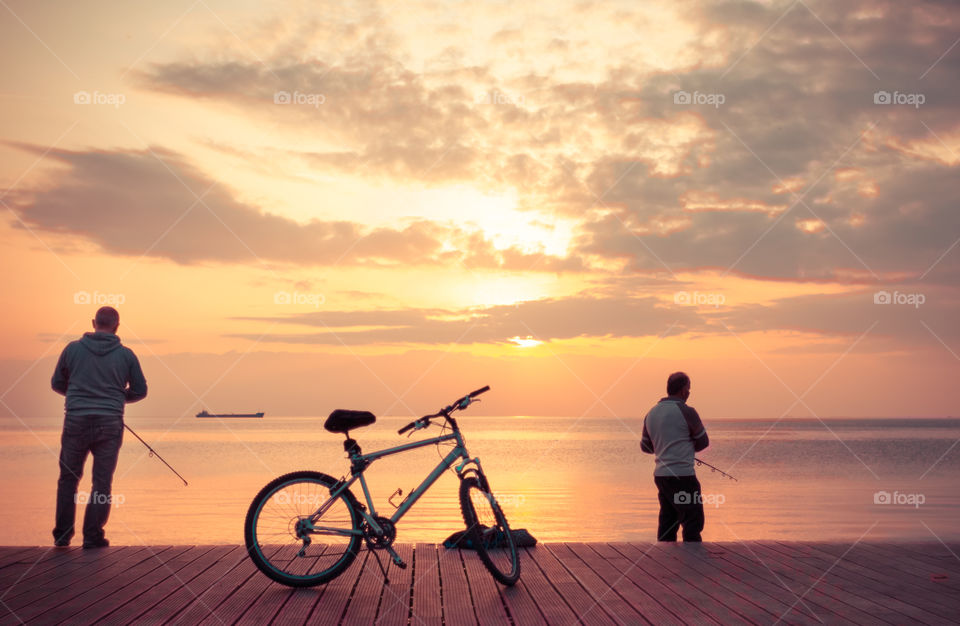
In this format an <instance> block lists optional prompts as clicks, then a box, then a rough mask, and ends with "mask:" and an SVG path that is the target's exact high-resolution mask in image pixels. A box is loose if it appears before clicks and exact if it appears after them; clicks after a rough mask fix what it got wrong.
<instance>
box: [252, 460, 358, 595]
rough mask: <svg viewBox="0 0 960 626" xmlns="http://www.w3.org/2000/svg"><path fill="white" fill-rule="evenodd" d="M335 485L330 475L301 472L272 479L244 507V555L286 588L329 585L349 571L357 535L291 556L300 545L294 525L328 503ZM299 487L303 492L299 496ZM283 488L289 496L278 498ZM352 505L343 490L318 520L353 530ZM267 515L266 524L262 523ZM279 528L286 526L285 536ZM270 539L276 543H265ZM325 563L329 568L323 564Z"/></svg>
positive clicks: (353, 500)
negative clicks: (276, 542)
mask: <svg viewBox="0 0 960 626" xmlns="http://www.w3.org/2000/svg"><path fill="white" fill-rule="evenodd" d="M336 483H337V480H336V479H334V478H333V477H331V476H328V475H326V474H322V473H320V472H314V471H309V470H304V471H299V472H291V473H289V474H284V475H283V476H280V477H278V478H275V479H274V480H272V481H270V482H269V483H267V485H266V486H265V487H264V488H263V489H261V490H260V492H259V493H258V494H257V495H256V497H255V498H254V499H253V502H251V503H250V508H249V509H248V510H247V517H246V520H245V521H244V541H245V542H246V546H247V554H248V555H249V556H250V559H251V560H252V561H253V563H254V565H256V566H257V569H259V570H260V571H261V572H263V573H264V574H266V575H267V576H268V577H270V578H271V579H272V580H275V581H277V582H278V583H281V584H284V585H287V586H289V587H312V586H314V585H319V584H321V583H325V582H328V581H330V580H333V579H334V578H336V577H337V576H339V575H340V574H341V573H343V571H344V570H346V569H347V568H348V567H350V565H351V564H352V563H353V561H354V559H356V558H357V552H358V551H359V549H360V543H361V541H362V537H361V535H360V534H352V535H350V536H349V538H346V537H344V538H343V539H344V541H341V542H336V541H334V542H332V543H329V544H327V543H322V544H313V543H311V544H310V546H308V547H307V548H305V551H306V552H305V554H304V555H303V556H302V557H300V555H299V554H297V552H298V551H299V550H300V549H301V548H302V547H303V542H302V540H301V539H298V538H297V536H296V534H295V531H294V529H293V528H292V526H293V525H294V524H295V523H296V520H298V519H300V518H302V517H303V516H304V515H308V514H309V513H310V512H312V511H315V510H316V509H317V508H319V506H320V504H322V503H323V502H325V501H326V500H327V499H329V498H330V488H331V487H332V486H333V485H335V484H336ZM300 486H303V487H304V489H303V491H305V492H306V493H301V490H300V489H299V487H300ZM288 488H292V493H291V494H287V495H286V497H284V490H285V489H288ZM291 500H292V501H291ZM301 504H302V505H305V506H304V508H303V509H298V508H297V507H298V505H301ZM355 504H356V498H355V497H354V495H353V494H352V493H351V492H350V491H349V490H346V491H344V492H343V493H341V494H340V495H339V496H338V497H337V499H336V500H335V501H334V503H333V504H332V506H331V507H330V509H328V511H327V512H326V513H325V514H324V517H322V518H321V519H324V520H326V519H330V520H331V522H329V523H332V524H336V525H338V526H340V527H343V528H344V529H346V528H347V526H348V525H349V527H350V528H351V529H352V530H353V531H359V530H360V515H359V514H358V513H357V511H356V508H355ZM311 507H312V508H311ZM268 511H269V513H268ZM327 513H330V514H331V515H327ZM268 515H269V517H270V518H271V519H266V517H267V516H268ZM283 523H286V532H284V530H283V529H282V527H283ZM273 539H277V540H278V541H279V544H275V543H268V541H271V540H273ZM328 562H331V564H329V565H327V563H328ZM318 568H319V569H318Z"/></svg>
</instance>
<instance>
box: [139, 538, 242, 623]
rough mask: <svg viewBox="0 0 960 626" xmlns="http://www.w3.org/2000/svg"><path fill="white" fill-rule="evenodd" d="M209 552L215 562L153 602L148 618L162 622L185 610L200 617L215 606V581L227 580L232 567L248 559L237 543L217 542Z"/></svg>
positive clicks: (220, 582) (155, 621)
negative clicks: (221, 543) (223, 544)
mask: <svg viewBox="0 0 960 626" xmlns="http://www.w3.org/2000/svg"><path fill="white" fill-rule="evenodd" d="M212 552H213V554H214V555H216V557H217V560H216V562H215V563H213V564H212V565H210V566H209V567H208V568H207V569H206V570H204V571H203V572H202V573H201V574H200V575H199V576H197V577H196V578H194V579H193V580H191V581H188V582H187V583H186V584H185V585H183V586H181V587H180V588H178V589H177V590H176V591H175V592H173V593H172V594H170V595H168V596H167V597H166V598H164V599H163V600H162V601H161V602H159V603H158V604H157V605H155V606H154V607H153V608H152V609H151V610H150V615H149V619H150V621H151V622H153V623H158V624H163V623H166V622H168V621H170V620H172V619H174V618H175V617H176V616H178V615H179V614H180V613H183V612H185V611H188V610H195V611H196V612H195V613H194V615H199V618H198V619H203V618H204V617H206V615H207V614H209V613H211V612H212V611H213V609H214V608H216V605H217V603H218V602H219V601H218V600H217V601H214V597H215V594H216V590H217V589H218V587H217V585H218V584H227V583H225V582H224V581H225V580H226V579H227V577H228V576H231V574H232V572H233V570H234V569H235V568H236V567H238V566H239V565H240V564H241V563H242V562H243V561H245V560H249V559H248V557H247V553H246V551H245V550H244V549H243V548H241V547H239V546H216V547H215V548H214V549H213V551H212ZM211 590H213V593H210V592H211ZM191 607H193V608H191Z"/></svg>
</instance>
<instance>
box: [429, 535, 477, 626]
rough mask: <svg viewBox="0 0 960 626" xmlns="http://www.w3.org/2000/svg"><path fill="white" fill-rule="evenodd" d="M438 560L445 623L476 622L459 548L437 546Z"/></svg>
mask: <svg viewBox="0 0 960 626" xmlns="http://www.w3.org/2000/svg"><path fill="white" fill-rule="evenodd" d="M437 558H438V559H439V561H440V589H441V591H442V594H443V595H442V597H441V608H442V609H443V620H444V623H446V624H476V623H477V617H476V615H475V614H474V612H473V601H472V600H471V598H470V585H468V584H467V573H466V570H465V569H464V566H463V560H462V559H461V557H460V550H459V549H453V550H451V549H447V548H444V547H443V546H442V545H440V546H438V547H437Z"/></svg>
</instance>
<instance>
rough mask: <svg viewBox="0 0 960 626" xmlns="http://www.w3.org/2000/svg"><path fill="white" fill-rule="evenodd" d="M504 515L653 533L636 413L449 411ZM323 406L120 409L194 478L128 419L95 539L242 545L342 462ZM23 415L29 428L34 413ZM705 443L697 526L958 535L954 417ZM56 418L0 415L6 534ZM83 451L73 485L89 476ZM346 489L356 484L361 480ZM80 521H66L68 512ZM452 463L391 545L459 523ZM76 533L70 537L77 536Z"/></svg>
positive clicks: (15, 530) (41, 524)
mask: <svg viewBox="0 0 960 626" xmlns="http://www.w3.org/2000/svg"><path fill="white" fill-rule="evenodd" d="M408 421H409V418H401V417H387V418H380V419H378V421H377V423H376V424H374V425H373V426H370V427H367V428H363V429H360V430H357V431H354V436H355V438H356V439H357V440H358V441H359V442H360V444H361V445H362V446H363V449H364V451H365V452H370V451H373V450H376V449H381V448H385V447H390V446H394V445H399V444H400V443H403V442H406V441H410V440H412V439H414V438H418V437H426V436H430V435H431V434H434V435H435V434H439V432H440V430H439V428H435V429H431V430H428V431H420V432H419V433H417V434H415V435H414V437H413V438H412V439H409V440H408V439H407V438H406V437H401V436H398V435H397V433H396V431H397V429H398V428H399V427H401V426H403V425H404V424H405V423H407V422H408ZM459 422H460V425H461V428H462V430H463V432H464V434H465V436H466V441H467V447H468V449H469V451H470V453H471V455H473V456H479V457H480V458H481V460H482V462H483V466H484V468H485V470H486V471H487V474H488V476H489V478H490V481H491V484H492V486H493V488H494V490H495V491H496V492H498V494H499V497H500V499H501V501H502V502H503V504H504V509H505V511H506V514H507V518H508V519H509V520H510V522H511V524H512V525H513V526H514V527H516V528H527V529H528V530H529V531H530V532H531V533H532V534H533V535H534V536H536V537H537V538H538V539H540V540H546V541H604V540H605V541H651V540H653V539H654V538H655V531H656V518H657V498H656V490H655V488H654V485H653V478H652V473H653V458H652V457H651V456H649V455H646V454H642V453H641V452H640V442H639V435H640V432H641V429H642V420H641V419H631V420H627V419H624V420H620V419H612V418H611V419H606V418H583V419H574V418H562V417H561V418H541V417H512V418H503V417H496V418H493V417H482V416H476V415H470V414H469V413H467V414H464V415H463V416H462V417H461V418H460V420H459ZM322 423H323V419H322V418H314V417H309V418H307V417H267V418H264V419H260V420H243V419H232V420H227V419H224V420H215V419H209V420H200V419H195V418H189V419H183V420H181V421H180V422H179V423H173V422H172V421H171V420H170V419H168V418H137V419H136V420H133V419H131V420H130V425H131V426H132V427H133V428H134V429H135V430H137V432H138V433H139V434H140V436H141V437H143V438H144V439H146V440H147V441H148V442H150V443H151V444H152V445H153V446H154V448H155V449H156V450H157V451H158V452H159V453H160V454H162V455H163V456H164V458H166V459H167V461H168V462H170V463H171V464H172V465H173V466H174V467H175V468H176V469H177V470H178V471H179V472H180V473H181V474H183V475H184V476H185V477H186V478H187V480H188V481H189V482H190V485H189V487H184V486H183V484H182V483H181V482H179V480H178V479H177V478H176V477H175V476H174V475H173V474H172V473H170V472H169V471H168V470H167V469H166V468H165V467H164V466H163V464H162V463H160V462H159V461H158V460H157V459H154V458H149V457H148V456H147V454H146V450H145V448H144V447H143V446H142V445H141V444H140V442H138V441H137V440H136V439H135V438H134V437H133V436H131V435H130V434H129V433H127V435H126V438H125V440H124V446H123V449H122V450H121V454H120V462H119V467H118V469H117V473H116V477H115V480H114V494H115V496H116V500H117V503H116V505H115V507H114V509H113V512H112V514H111V519H110V523H109V525H108V527H107V535H108V537H109V538H110V539H111V541H112V542H113V543H114V544H116V545H124V544H140V543H148V544H188V543H189V544H197V543H241V542H242V541H243V519H244V515H245V514H246V510H247V507H248V505H249V503H250V500H251V499H252V498H253V496H254V495H255V494H256V493H257V491H259V489H260V488H261V487H262V486H263V485H264V484H266V483H267V482H268V481H269V480H271V479H272V478H274V477H276V476H279V475H281V474H284V473H286V472H290V471H295V470H301V469H314V470H318V471H322V472H325V473H328V474H331V475H333V476H336V477H339V476H342V475H343V474H344V473H346V472H347V471H348V465H347V461H346V460H345V458H344V453H343V449H342V444H341V442H342V436H341V435H333V434H330V433H327V432H326V431H324V430H323V428H322ZM28 426H29V427H28ZM706 426H707V428H708V431H709V433H710V440H711V446H710V448H709V449H707V450H705V451H704V452H702V453H701V454H700V455H699V456H701V458H703V459H704V460H706V461H708V462H710V463H712V464H714V465H716V466H718V467H720V468H722V469H724V470H727V471H728V472H730V473H731V474H733V475H734V476H736V477H737V478H738V479H739V482H732V481H729V480H726V479H723V478H721V477H720V476H719V475H718V474H712V473H711V472H710V471H709V470H707V469H705V468H700V469H699V470H698V473H699V476H700V481H701V483H702V485H703V493H704V497H705V501H706V503H707V506H706V515H707V525H706V529H705V531H704V538H705V539H706V540H718V541H719V540H737V539H743V540H748V539H784V540H834V541H854V540H856V539H858V538H860V537H861V536H862V537H864V538H867V539H874V540H880V539H893V538H895V539H904V540H923V541H928V540H929V541H937V540H938V539H941V540H943V541H951V540H952V541H957V540H960V524H958V522H960V487H958V485H960V481H958V478H960V445H958V442H960V420H957V419H911V420H908V419H876V420H864V419H851V420H826V421H825V422H820V421H818V420H800V419H789V420H788V419H785V420H783V421H781V422H779V423H776V424H774V422H773V421H772V420H770V421H762V420H723V421H721V420H713V421H708V422H707V424H706ZM59 434H60V420H56V419H47V420H38V419H32V420H30V421H29V423H28V425H24V424H23V423H21V422H20V421H18V420H16V419H13V418H3V419H0V470H2V473H3V477H4V478H3V481H2V483H0V495H2V496H3V502H4V504H5V506H3V507H2V508H0V544H2V545H36V544H42V545H45V544H47V543H49V542H50V529H51V528H52V523H53V507H54V497H55V493H56V479H57V455H58V453H59V445H60V444H59ZM445 452H446V449H441V450H438V449H437V447H436V446H430V447H426V448H423V449H420V450H416V451H412V452H408V453H404V454H402V455H397V456H392V457H388V458H385V459H382V460H379V461H377V462H376V463H374V464H373V465H372V466H371V468H370V469H369V470H368V471H367V477H368V480H369V481H370V484H371V487H372V493H373V497H374V503H375V505H376V506H377V507H378V512H379V513H380V514H385V515H389V514H390V513H391V512H392V510H393V508H392V507H391V506H390V505H389V504H388V503H387V498H388V497H389V496H390V495H391V494H392V493H393V492H394V491H396V489H397V488H401V489H403V491H404V493H407V491H408V490H411V489H412V488H413V487H415V486H416V485H417V484H418V483H419V482H420V480H422V479H423V477H425V476H426V475H427V474H428V473H429V472H430V470H431V469H433V467H435V466H436V464H437V462H438V461H439V458H440V455H441V453H445ZM89 476H90V461H88V465H87V468H86V473H85V475H84V479H83V481H82V482H81V490H83V491H88V490H89V488H90V482H89ZM355 493H358V494H359V493H360V491H359V486H358V487H357V489H356V490H355ZM81 521H82V520H80V519H78V525H79V524H80V523H81ZM462 526H463V521H462V519H461V517H460V508H459V503H458V501H457V479H456V476H455V475H454V474H453V472H452V471H450V472H448V473H447V474H446V475H444V476H443V477H441V479H440V480H439V481H438V482H437V483H436V484H435V485H434V487H433V488H432V489H431V490H430V491H428V492H427V494H426V495H425V496H424V497H423V498H422V499H421V500H420V501H419V502H418V503H417V504H416V506H414V507H413V509H412V510H411V511H410V512H409V513H408V514H407V516H406V517H404V518H403V520H401V522H400V524H399V527H398V528H399V533H398V540H400V541H441V540H443V539H444V538H445V537H446V536H447V535H449V534H450V533H451V532H453V531H455V530H458V529H460V528H461V527H462ZM76 542H77V540H76V539H75V543H76Z"/></svg>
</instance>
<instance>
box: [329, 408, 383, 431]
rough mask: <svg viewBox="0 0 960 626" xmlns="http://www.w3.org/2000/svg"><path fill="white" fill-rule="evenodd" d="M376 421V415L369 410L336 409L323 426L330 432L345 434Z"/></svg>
mask: <svg viewBox="0 0 960 626" xmlns="http://www.w3.org/2000/svg"><path fill="white" fill-rule="evenodd" d="M376 421H377V416H376V415H374V414H373V413H371V412H370V411H348V410H347V409H337V410H336V411H334V412H333V413H331V414H330V417H328V418H327V421H326V422H324V423H323V427H324V428H326V429H327V430H328V431H330V432H332V433H343V434H347V433H348V432H350V431H351V430H353V429H354V428H360V427H362V426H369V425H370V424H372V423H374V422H376Z"/></svg>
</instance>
